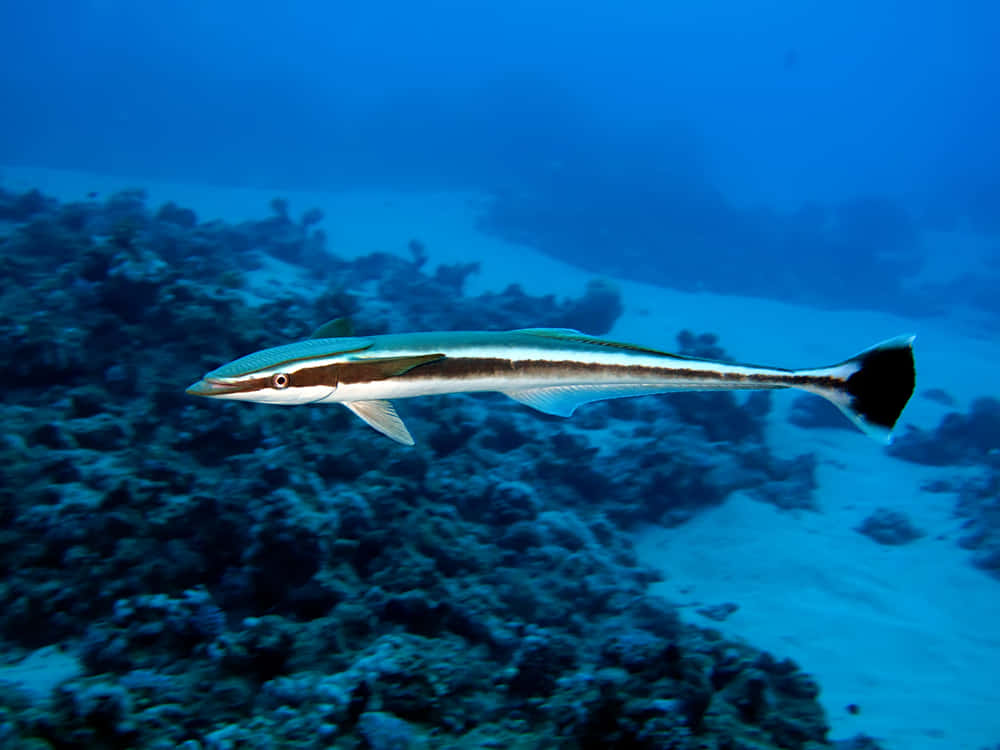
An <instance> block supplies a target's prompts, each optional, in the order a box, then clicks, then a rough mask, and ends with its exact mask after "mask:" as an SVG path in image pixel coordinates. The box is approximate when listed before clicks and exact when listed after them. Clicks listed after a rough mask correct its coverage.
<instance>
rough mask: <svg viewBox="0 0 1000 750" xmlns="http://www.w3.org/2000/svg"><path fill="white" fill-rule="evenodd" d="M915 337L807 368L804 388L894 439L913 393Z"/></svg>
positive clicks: (874, 431)
mask: <svg viewBox="0 0 1000 750" xmlns="http://www.w3.org/2000/svg"><path fill="white" fill-rule="evenodd" d="M914 338H916V337H915V336H912V335H911V336H897V337H896V338H893V339H889V340H888V341H883V342H882V343H880V344H876V345H875V346H873V347H871V348H870V349H865V350H864V351H863V352H861V353H860V354H857V355H855V356H853V357H851V358H850V359H848V360H846V361H844V362H841V363H840V364H839V365H834V366H833V367H824V368H821V369H817V370H807V371H805V372H802V373H800V374H804V375H808V376H811V377H810V380H812V381H813V382H811V383H810V384H809V385H808V386H807V387H806V388H805V390H808V391H811V392H813V393H816V394H818V395H820V396H823V397H824V398H826V399H827V400H828V401H831V402H832V403H833V404H834V405H835V406H836V407H837V408H839V409H840V410H841V411H842V412H844V414H846V415H847V417H848V418H849V419H850V420H851V421H852V422H854V424H856V425H857V426H858V427H860V428H861V429H862V430H863V431H864V432H865V433H867V434H868V435H871V436H872V437H874V438H876V439H878V440H881V441H883V442H886V443H888V442H890V441H891V439H892V438H891V431H892V428H893V427H895V426H896V421H897V420H898V419H899V415H900V414H902V413H903V408H904V407H905V406H906V403H907V402H908V401H909V400H910V396H912V395H913V389H914V386H915V385H916V366H915V364H914V361H913V340H914Z"/></svg>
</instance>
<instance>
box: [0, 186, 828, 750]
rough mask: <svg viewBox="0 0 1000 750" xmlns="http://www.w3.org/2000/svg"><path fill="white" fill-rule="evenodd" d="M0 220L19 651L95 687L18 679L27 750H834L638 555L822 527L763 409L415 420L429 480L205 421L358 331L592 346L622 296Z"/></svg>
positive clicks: (267, 236)
mask: <svg viewBox="0 0 1000 750" xmlns="http://www.w3.org/2000/svg"><path fill="white" fill-rule="evenodd" d="M0 215H2V216H3V217H4V220H5V221H8V222H11V226H12V231H10V232H8V233H6V234H4V235H3V236H2V237H0V264H2V267H3V268H4V270H5V272H6V273H7V274H8V277H9V278H10V279H12V281H13V282H14V283H8V284H5V285H3V287H2V288H0V333H2V335H0V347H2V354H3V357H4V360H5V361H6V362H7V363H8V374H9V382H8V384H7V388H5V391H4V396H3V401H2V403H0V410H2V414H3V417H4V420H5V425H6V430H5V432H4V434H3V436H2V438H0V467H2V468H0V476H2V480H3V481H2V483H0V516H2V519H3V525H2V529H0V560H2V565H3V568H4V570H5V571H7V575H6V576H5V578H4V580H3V582H2V584H0V640H2V643H3V644H4V646H5V652H6V653H7V654H8V659H9V661H12V662H14V661H17V657H18V656H26V655H28V654H29V652H30V653H32V654H38V653H41V654H43V655H44V654H49V655H50V656H49V657H46V658H52V657H51V654H52V652H51V651H42V652H39V651H38V649H40V648H43V647H51V646H52V645H53V644H59V645H60V651H59V653H60V654H63V655H64V656H62V657H61V658H63V659H64V661H65V659H66V658H70V659H72V665H73V668H72V669H67V670H66V672H65V673H64V677H63V678H62V679H60V681H59V682H58V684H54V685H48V686H47V687H45V688H43V689H42V694H39V693H37V692H36V693H34V694H32V693H29V692H28V691H26V690H25V688H24V686H23V685H21V684H20V683H18V682H16V681H14V682H10V683H3V682H2V675H3V672H0V683H2V684H4V685H5V688H4V689H3V690H2V691H0V738H2V741H3V743H5V746H18V747H35V748H46V747H52V748H61V747H88V748H124V747H146V748H177V747H180V748H186V749H187V750H198V749H202V750H207V749H210V748H211V749H216V748H218V749H219V750H222V749H224V748H238V747H240V748H242V747H248V748H265V747H266V748H271V747H287V748H344V749H345V750H346V749H347V748H371V749H373V750H395V749H396V748H420V747H435V748H456V749H457V748H475V747H482V748H485V747H497V746H501V747H509V748H554V747H560V748H563V747H565V748H574V747H577V748H598V747H601V748H614V747H617V748H626V747H627V748H676V749H678V750H683V749H685V748H690V749H691V750H694V748H699V749H704V748H718V749H719V750H722V749H723V748H730V749H731V748H738V747H739V748H751V747H752V748H757V749H759V750H763V749H764V748H786V749H788V750H810V749H811V750H815V749H816V748H821V747H830V744H829V742H828V741H827V738H826V734H827V725H826V721H825V717H824V715H823V712H822V709H821V708H820V706H819V704H818V702H817V700H816V697H817V694H818V692H819V688H818V686H817V685H816V684H815V683H814V682H813V681H812V680H811V679H810V678H809V676H808V675H807V674H805V673H804V672H802V671H801V670H800V669H799V668H798V666H796V665H795V664H793V663H791V662H789V661H787V660H780V659H777V658H775V657H773V656H771V655H769V654H767V653H762V652H760V651H758V650H756V649H754V648H752V647H751V646H748V645H745V644H739V643H732V642H729V641H727V640H725V639H723V638H722V637H721V636H719V634H718V633H716V632H714V631H712V630H706V629H701V628H697V627H693V626H690V625H684V624H682V623H681V622H680V621H679V619H678V617H677V614H676V612H675V611H674V609H673V608H672V607H671V606H669V605H668V604H666V603H664V602H662V601H659V600H657V599H655V598H652V597H650V596H649V595H648V594H647V586H648V584H649V583H650V582H652V581H653V580H655V579H656V578H657V575H656V573H654V572H653V571H650V570H648V569H645V568H643V567H642V566H640V565H639V564H638V563H637V560H636V556H635V553H634V551H633V549H632V547H631V542H630V537H629V535H628V534H627V533H626V532H627V530H628V528H629V527H630V526H631V525H633V524H635V523H637V522H639V521H644V520H653V521H658V522H665V523H680V522H682V521H683V520H685V519H686V518H690V517H691V516H692V515H694V514H696V513H697V512H698V511H699V509H701V508H704V507H706V506H707V505H710V504H713V503H718V502H721V501H722V500H723V499H724V498H725V497H726V495H727V494H728V493H729V492H731V491H733V490H735V489H743V490H747V491H750V492H754V493H757V494H758V495H759V496H760V497H761V498H762V499H765V500H768V501H770V502H776V503H778V504H780V505H782V506H796V507H801V506H808V505H809V504H810V503H811V502H812V500H811V496H812V487H813V486H814V478H813V472H814V459H812V458H811V457H810V456H804V457H800V458H797V459H796V458H793V459H787V460H779V459H777V458H775V457H774V456H772V455H771V453H770V451H769V449H768V447H767V444H766V442H765V441H764V438H763V434H764V431H763V429H762V423H763V420H764V419H765V417H766V414H767V410H768V405H769V401H768V400H767V398H766V397H762V398H758V397H751V398H750V399H737V398H735V397H731V396H727V395H725V394H712V395H710V396H709V397H705V398H702V397H701V396H698V395H695V396H692V397H691V398H690V399H681V400H673V399H630V400H626V401H621V402H612V403H606V404H597V405H594V406H592V407H590V408H587V409H583V410H581V413H580V414H579V415H578V418H575V419H574V420H571V421H562V420H556V419H553V418H551V417H547V416H545V415H542V414H538V413H535V412H532V411H530V410H527V409H522V408H518V407H516V406H515V405H513V404H510V403H509V402H507V401H506V400H504V399H500V398H493V397H489V396H483V397H476V398H472V397H452V398H447V399H444V398H441V399H433V398H428V399H423V400H416V401H413V402H410V403H406V404H404V405H402V407H401V408H404V409H405V410H406V412H407V419H408V421H409V422H410V424H411V427H412V428H413V431H414V434H418V435H419V436H422V437H424V438H425V439H419V438H418V445H417V446H416V447H415V448H412V449H411V448H403V447H401V446H396V445H393V444H390V443H388V442H387V441H385V440H384V439H382V438H381V437H380V436H378V435H376V434H374V433H373V432H371V431H370V430H368V429H366V428H365V427H364V426H363V425H359V424H356V423H355V421H354V420H351V419H348V415H347V414H346V413H344V412H343V411H342V410H339V409H333V408H327V407H317V408H315V409H313V408H302V409H292V410H282V409H268V408H266V407H264V408H256V407H253V406H248V405H227V404H217V403H198V402H195V401H193V400H191V399H189V398H187V397H186V396H185V395H184V393H183V388H184V386H185V385H187V384H188V383H190V382H192V381H194V380H195V379H197V377H199V376H200V375H201V374H202V373H203V372H204V371H205V369H207V368H208V367H211V366H214V365H216V364H218V363H220V362H223V361H227V360H229V359H232V358H234V357H235V356H238V355H240V354H244V353H246V352H248V351H252V350H255V349H257V348H260V347H263V346H267V345H272V344H277V343H282V342H285V341H288V340H291V339H295V338H299V337H304V336H307V335H308V334H309V332H310V331H311V330H313V329H314V328H315V327H316V326H317V325H318V324H319V323H322V322H323V321H325V320H327V319H329V318H331V317H333V316H336V315H352V316H353V317H354V319H355V320H356V324H357V328H358V329H359V333H365V332H383V331H390V330H407V329H435V328H513V327H521V326H528V325H532V326H539V325H542V326H545V325H551V326H560V325H575V326H579V327H582V328H584V329H586V330H589V331H591V332H593V333H601V332H603V331H604V330H606V329H607V328H609V327H610V325H611V324H612V323H613V322H614V319H615V318H616V317H617V315H618V314H619V313H620V311H621V306H620V301H619V299H618V296H617V292H616V291H615V290H614V289H613V287H610V286H609V285H607V284H606V283H603V282H597V283H595V284H593V285H591V286H590V287H589V288H588V289H587V290H586V291H585V292H584V294H583V295H582V296H581V297H580V298H578V299H569V300H556V299H554V298H552V297H541V298H539V297H533V296H530V295H527V294H525V293H524V292H523V291H522V290H520V289H517V288H510V289H507V290H505V291H503V292H501V293H493V294H486V295H482V296H479V297H468V296H465V295H463V293H462V286H463V280H464V279H465V278H466V276H467V275H468V274H469V273H472V272H474V270H475V269H474V267H473V266H471V265H463V266H459V267H444V268H438V269H436V270H435V271H434V272H433V273H430V272H428V271H427V270H426V269H425V268H424V266H425V265H426V257H425V255H424V254H423V253H421V252H420V247H419V246H414V245H413V243H411V256H412V257H411V258H410V259H407V258H405V257H398V256H394V255H387V254H375V255H370V256H365V257H361V258H358V259H357V260H354V261H345V260H343V259H340V258H337V257H336V256H334V255H331V254H329V253H328V252H327V251H326V250H325V245H324V238H323V236H322V235H321V234H319V233H318V232H317V231H316V230H315V229H314V228H313V226H314V224H315V223H316V216H317V215H316V213H315V212H307V213H306V214H305V216H303V218H302V219H301V220H299V221H295V220H293V219H292V218H291V212H290V207H289V206H288V204H287V202H284V201H281V200H276V201H275V202H274V203H273V204H272V216H270V217H269V218H266V219H264V220H261V221H248V222H244V223H241V224H238V225H230V224H225V223H220V222H211V223H205V222H201V221H199V220H198V217H197V215H196V214H195V213H194V212H193V211H190V210H189V209H186V208H182V207H179V206H176V205H173V204H166V205H164V206H162V207H161V208H160V209H158V210H157V211H150V210H149V209H148V208H147V207H146V204H145V200H144V196H143V195H142V193H141V192H140V191H130V192H127V193H124V194H120V195H116V196H112V197H111V198H109V199H108V200H106V201H104V202H102V203H98V202H90V203H86V204H66V205H61V204H59V203H57V202H55V201H53V200H51V199H48V198H45V197H44V196H41V195H39V194H26V195H13V194H10V193H4V192H3V191H0ZM306 281H307V282H308V283H305V282H306ZM303 289H309V292H308V293H306V292H304V291H302V290H303ZM442 299H447V300H449V304H448V305H447V306H445V305H442V304H441V300H442ZM680 343H681V346H682V349H684V350H685V351H689V352H695V351H709V350H710V351H717V352H718V353H720V354H721V355H724V353H723V352H721V350H720V349H718V344H717V342H716V341H715V340H714V339H713V338H712V337H710V336H701V337H699V336H695V335H694V334H683V335H682V336H681V338H680ZM609 438H610V439H609ZM623 476H628V477H629V478H630V479H629V481H628V482H623V481H621V478H622V477H623ZM66 654H69V655H70V656H69V657H67V656H65V655H66ZM33 658H36V659H37V658H41V657H38V656H35V657H33ZM17 743H19V744H17Z"/></svg>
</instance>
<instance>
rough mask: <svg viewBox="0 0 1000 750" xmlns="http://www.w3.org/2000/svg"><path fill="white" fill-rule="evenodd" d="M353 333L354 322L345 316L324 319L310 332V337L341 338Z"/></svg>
mask: <svg viewBox="0 0 1000 750" xmlns="http://www.w3.org/2000/svg"><path fill="white" fill-rule="evenodd" d="M353 335H354V324H353V323H351V319H350V318H347V317H339V318H334V319H333V320H328V321H326V322H325V323H324V324H323V325H321V326H320V327H319V328H317V329H316V330H315V331H313V332H312V334H310V336H309V338H311V339H342V338H345V337H347V336H353Z"/></svg>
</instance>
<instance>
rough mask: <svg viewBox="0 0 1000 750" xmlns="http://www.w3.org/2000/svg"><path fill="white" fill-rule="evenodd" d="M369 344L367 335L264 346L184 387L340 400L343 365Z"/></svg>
mask: <svg viewBox="0 0 1000 750" xmlns="http://www.w3.org/2000/svg"><path fill="white" fill-rule="evenodd" d="M333 342H336V343H335V344H334V343H333ZM369 346H371V343H370V340H366V339H310V340H307V341H300V342H297V343H294V344H285V345H283V346H275V347H271V348H269V349H261V350H260V351H257V352H254V353H253V354H248V355H246V356H245V357H240V358H239V359H236V360H233V361H232V362H229V363H228V364H225V365H222V366H221V367H218V368H216V369H214V370H212V371H211V372H209V373H206V374H205V375H204V376H203V377H202V378H201V380H199V381H198V382H196V383H193V384H192V385H190V386H189V387H188V388H187V389H186V391H185V392H186V393H189V394H190V395H192V396H207V397H208V398H220V399H231V400H235V401H253V402H256V403H261V404H284V405H288V406H294V405H297V404H314V403H317V402H319V401H336V400H337V399H336V394H337V388H338V386H339V384H340V372H341V368H342V367H343V365H344V364H345V363H346V362H347V360H348V357H349V356H350V355H351V354H353V353H355V352H359V351H364V350H365V349H367V348H368V347H369ZM345 347H346V348H345Z"/></svg>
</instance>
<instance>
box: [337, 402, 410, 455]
mask: <svg viewBox="0 0 1000 750" xmlns="http://www.w3.org/2000/svg"><path fill="white" fill-rule="evenodd" d="M341 403H343V404H344V406H346V407H347V408H348V409H350V410H351V411H353V412H354V413H355V414H357V415H358V416H359V417H361V419H363V420H364V421H365V422H366V423H367V424H368V425H369V426H370V427H372V428H373V429H376V430H378V431H379V432H381V433H382V434H383V435H385V436H386V437H390V438H392V439H393V440H395V441H396V442H397V443H402V444H403V445H413V443H414V440H413V436H412V435H410V431H409V430H408V429H406V425H405V424H403V420H402V419H400V418H399V415H398V414H397V413H396V407H394V406H393V405H392V402H391V401H343V402H341Z"/></svg>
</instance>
